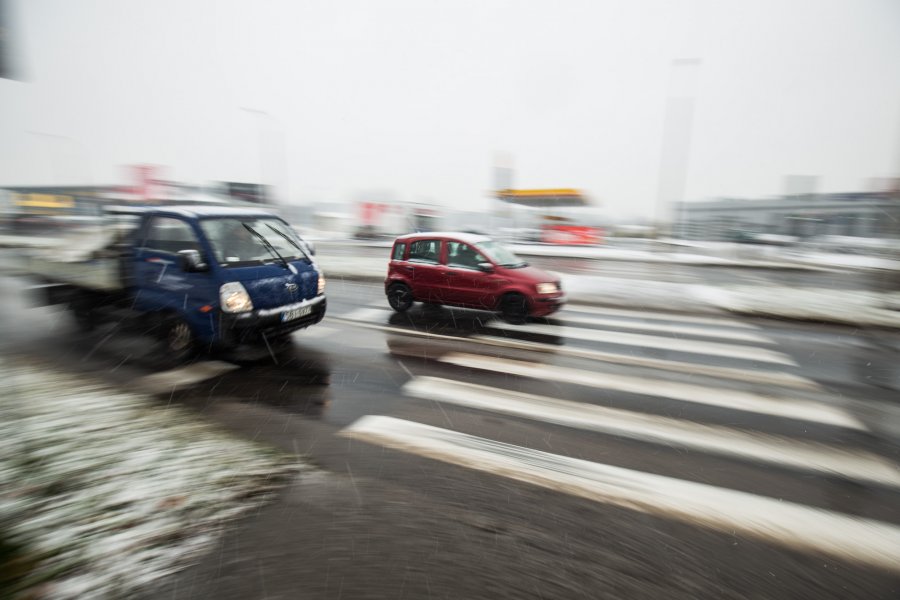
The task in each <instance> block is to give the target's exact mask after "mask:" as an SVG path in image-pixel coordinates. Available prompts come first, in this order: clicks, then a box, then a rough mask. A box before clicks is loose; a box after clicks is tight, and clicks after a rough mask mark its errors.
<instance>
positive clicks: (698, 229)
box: [675, 192, 897, 241]
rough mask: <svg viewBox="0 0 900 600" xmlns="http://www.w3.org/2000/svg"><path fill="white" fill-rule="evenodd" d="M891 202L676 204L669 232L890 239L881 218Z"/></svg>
mask: <svg viewBox="0 0 900 600" xmlns="http://www.w3.org/2000/svg"><path fill="white" fill-rule="evenodd" d="M896 202H897V200H895V199H893V198H892V195H891V194H890V193H889V192H858V193H841V194H801V195H792V196H783V197H781V198H774V199H766V200H738V199H722V200H712V201H705V202H681V203H678V205H677V207H676V210H677V212H676V221H677V227H676V228H675V233H676V235H678V236H679V237H683V238H687V239H695V240H712V241H753V240H756V239H760V236H790V237H796V238H810V237H816V236H823V235H837V236H855V237H873V238H877V237H890V236H891V233H892V232H891V227H890V224H889V223H888V221H889V220H890V219H889V218H888V216H887V215H889V214H893V210H894V206H895V205H896Z"/></svg>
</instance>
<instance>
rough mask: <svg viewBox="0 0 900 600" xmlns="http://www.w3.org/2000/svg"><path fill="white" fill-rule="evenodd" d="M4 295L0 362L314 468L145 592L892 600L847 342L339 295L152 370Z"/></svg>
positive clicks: (725, 325)
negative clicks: (399, 306) (152, 399)
mask: <svg viewBox="0 0 900 600" xmlns="http://www.w3.org/2000/svg"><path fill="white" fill-rule="evenodd" d="M2 283H3V288H4V289H3V292H4V293H2V294H0V315H2V320H0V332H2V336H0V349H2V350H3V351H4V352H14V353H16V354H19V355H25V356H28V355H33V356H39V357H41V359H42V360H43V361H47V362H49V363H50V364H53V365H56V366H57V367H58V368H59V369H60V370H78V371H81V372H88V373H92V374H94V375H96V376H97V377H100V378H102V379H103V380H105V381H107V382H111V383H114V384H116V385H120V386H126V387H129V388H134V389H139V390H143V391H146V392H149V393H153V394H155V395H157V396H158V398H159V401H160V403H161V405H162V404H166V403H171V402H177V403H181V404H184V405H185V406H188V407H192V408H194V409H195V410H196V411H197V413H198V416H199V417H200V418H203V419H209V420H212V421H214V422H217V423H220V424H221V425H222V426H224V427H226V428H228V429H230V430H232V431H235V432H238V433H239V434H241V435H245V436H247V437H249V438H252V439H256V440H260V441H264V442H267V443H270V444H272V445H274V446H277V447H279V448H281V449H282V450H284V451H287V452H293V453H297V454H299V455H305V456H307V457H308V458H309V459H310V460H311V461H312V463H313V464H315V465H316V467H317V468H318V471H317V472H315V473H312V474H306V475H303V476H301V477H300V478H299V479H298V480H296V481H295V482H293V483H292V484H291V485H290V486H288V487H287V488H286V489H285V490H284V491H283V493H282V494H281V495H280V496H279V497H278V499H277V500H276V501H275V502H274V503H273V504H271V505H269V506H267V507H266V508H264V509H262V510H260V511H259V512H258V513H257V514H255V515H254V516H252V517H250V518H248V519H245V520H244V521H243V522H241V523H239V524H237V525H235V526H233V527H232V528H231V529H229V531H228V533H227V534H226V536H225V538H224V539H223V541H222V543H221V546H220V547H219V549H218V550H217V551H216V552H214V553H212V554H210V555H209V556H207V557H206V558H204V559H203V560H202V561H201V562H200V563H199V564H197V565H194V566H192V567H190V568H188V569H186V570H185V571H183V572H182V573H180V574H177V575H176V576H174V577H173V578H172V579H171V580H170V581H169V582H168V583H167V584H166V585H165V586H164V587H163V588H161V589H155V590H151V591H150V592H148V597H166V598H169V597H171V598H242V599H243V598H289V597H290V598H297V597H301V598H498V597H504V598H580V597H583V598H603V597H609V598H659V597H666V598H686V599H687V598H748V597H754V598H811V599H812V598H815V599H819V598H896V597H898V595H900V509H898V507H900V471H898V468H897V464H898V459H900V454H898V451H897V448H898V446H897V444H896V440H895V439H893V438H891V436H890V434H889V433H888V431H887V430H885V429H883V427H884V425H885V424H884V423H883V421H884V419H883V418H882V417H880V416H879V415H882V414H884V413H881V412H878V411H869V410H866V407H880V406H881V407H893V406H896V399H895V398H894V396H895V395H896V394H895V393H894V392H890V391H888V390H883V389H880V388H878V387H876V386H873V385H871V381H873V380H877V379H878V378H877V373H875V371H877V370H878V369H885V368H893V366H892V365H887V366H886V365H884V364H883V363H879V362H878V360H877V357H876V356H873V355H872V352H873V350H871V349H869V347H868V345H867V341H866V338H865V336H864V335H863V334H862V333H860V332H855V331H853V330H850V329H846V328H837V327H823V326H813V325H801V324H787V323H778V322H770V321H761V320H757V321H753V320H741V319H735V318H728V317H721V318H718V317H702V318H701V317H690V316H678V315H670V314H665V313H632V312H630V311H625V310H616V309H607V308H603V309H601V308H597V307H589V306H572V307H567V308H566V309H565V310H564V311H562V312H561V313H560V314H559V315H558V316H557V317H556V318H553V319H549V320H542V321H535V322H532V323H529V324H527V325H524V326H508V325H506V324H505V323H502V322H500V321H498V320H496V319H495V318H494V317H493V316H492V315H489V314H486V313H481V312H477V311H467V310H456V309H446V308H436V307H425V306H419V305H417V306H415V307H414V308H413V309H412V310H411V311H410V312H409V313H407V314H405V315H397V314H394V313H392V312H390V311H389V310H387V308H386V305H385V302H384V301H383V296H382V292H381V290H380V288H379V286H378V285H372V284H361V283H338V282H335V283H332V284H330V289H329V315H328V316H327V317H326V319H325V321H323V322H322V323H321V324H319V325H317V326H315V327H312V328H310V329H308V330H305V331H303V332H300V333H298V334H296V335H295V336H294V340H293V343H292V344H291V345H290V346H288V347H286V348H281V349H278V351H277V353H275V354H273V355H272V356H270V355H269V354H268V352H262V353H258V354H256V355H243V356H235V355H228V356H215V357H211V358H206V359H204V360H202V361H200V362H198V363H195V364H194V365H191V366H188V367H186V368H184V369H175V370H173V369H172V368H171V366H170V365H168V364H167V362H166V359H165V357H164V356H162V355H161V354H160V352H159V349H158V348H157V347H156V346H155V345H154V344H153V343H152V340H150V339H149V338H147V337H145V336H142V335H139V334H138V333H137V332H118V331H115V330H109V329H103V330H99V331H97V332H94V333H92V334H91V335H89V336H82V335H81V334H79V333H78V332H77V331H76V330H75V329H74V327H73V326H72V324H71V322H70V320H69V318H68V316H67V315H65V314H64V313H62V312H61V311H58V310H55V309H46V308H42V309H29V308H26V306H25V301H24V298H23V297H22V296H21V294H20V293H19V291H20V289H21V285H20V283H19V282H17V281H15V280H11V279H5V280H2ZM219 367H221V368H219ZM50 376H52V373H48V377H50ZM191 378H194V379H195V381H193V382H191V383H189V384H187V385H184V386H181V387H177V386H176V385H175V384H176V383H177V382H178V381H184V380H186V379H191Z"/></svg>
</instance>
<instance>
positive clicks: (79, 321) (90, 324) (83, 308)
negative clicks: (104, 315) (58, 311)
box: [69, 298, 97, 333]
mask: <svg viewBox="0 0 900 600" xmlns="http://www.w3.org/2000/svg"><path fill="white" fill-rule="evenodd" d="M69 310H71V311H72V316H73V317H74V318H75V324H76V325H78V329H80V330H81V331H83V332H85V333H87V332H90V331H93V330H94V329H95V328H96V327H97V319H96V318H95V317H94V313H93V311H92V310H91V306H90V303H89V302H88V301H87V300H84V299H80V298H77V299H75V300H72V301H71V302H70V303H69Z"/></svg>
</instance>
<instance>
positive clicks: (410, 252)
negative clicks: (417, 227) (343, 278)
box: [384, 233, 566, 322]
mask: <svg viewBox="0 0 900 600" xmlns="http://www.w3.org/2000/svg"><path fill="white" fill-rule="evenodd" d="M384 291H385V294H387V299H388V303H389V304H390V305H391V308H393V309H394V310H396V311H397V312H403V311H405V310H407V309H409V307H410V306H412V304H413V302H416V301H419V302H426V303H429V304H444V305H448V306H461V307H465V308H477V309H482V310H493V311H498V312H499V313H500V314H501V316H503V318H505V319H506V320H507V321H510V322H522V321H524V320H525V319H526V317H529V316H533V317H540V316H545V315H549V314H552V313H554V312H556V311H557V310H559V309H560V308H561V307H562V306H563V305H564V304H565V302H566V297H565V294H563V292H562V288H561V287H560V284H559V278H558V277H556V276H555V275H551V274H550V273H547V272H546V271H542V270H541V269H538V268H535V267H531V266H529V265H528V263H526V262H525V261H523V260H522V259H520V258H519V257H517V256H516V255H515V254H513V253H512V252H511V251H510V250H508V249H507V248H505V247H503V246H502V245H500V244H499V243H497V242H495V241H494V240H492V239H491V238H489V237H486V236H482V235H472V234H467V233H414V234H409V235H404V236H401V237H398V238H397V239H396V240H395V241H394V246H393V248H392V249H391V262H390V264H389V265H388V274H387V279H385V280H384Z"/></svg>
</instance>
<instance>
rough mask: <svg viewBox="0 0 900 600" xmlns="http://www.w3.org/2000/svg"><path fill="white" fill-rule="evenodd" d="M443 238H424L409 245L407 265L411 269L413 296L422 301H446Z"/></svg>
mask: <svg viewBox="0 0 900 600" xmlns="http://www.w3.org/2000/svg"><path fill="white" fill-rule="evenodd" d="M440 258H441V240H439V239H424V240H417V241H415V242H412V243H411V244H410V245H409V258H408V259H407V261H406V265H407V266H408V268H409V269H410V271H409V272H410V275H411V279H410V281H411V282H412V291H413V296H414V297H415V299H416V300H420V301H422V302H444V301H445V300H444V290H443V289H442V288H443V287H444V279H443V270H444V267H443V266H442V265H441V264H440Z"/></svg>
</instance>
